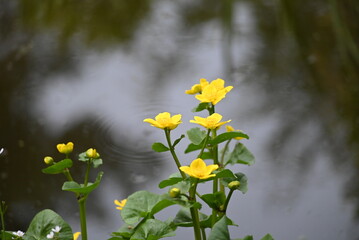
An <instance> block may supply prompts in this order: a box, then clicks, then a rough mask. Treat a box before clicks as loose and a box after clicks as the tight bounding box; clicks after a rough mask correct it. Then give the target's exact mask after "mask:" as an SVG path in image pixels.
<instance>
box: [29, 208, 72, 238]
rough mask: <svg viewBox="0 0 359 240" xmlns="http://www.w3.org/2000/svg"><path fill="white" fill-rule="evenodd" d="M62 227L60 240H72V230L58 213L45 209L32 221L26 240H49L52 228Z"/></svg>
mask: <svg viewBox="0 0 359 240" xmlns="http://www.w3.org/2000/svg"><path fill="white" fill-rule="evenodd" d="M56 226H59V227H61V230H60V232H59V235H58V239H61V240H72V239H73V235H72V229H71V227H70V225H69V224H67V223H66V222H65V221H64V220H63V219H62V218H61V217H60V215H58V214H57V213H55V212H54V211H52V210H50V209H45V210H43V211H41V212H39V213H38V214H36V216H35V217H34V218H33V219H32V221H31V223H30V226H29V228H28V229H27V231H26V234H25V236H24V237H23V239H24V240H47V237H46V235H47V234H49V233H50V232H51V229H52V228H55V227H56Z"/></svg>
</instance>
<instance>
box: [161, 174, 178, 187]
mask: <svg viewBox="0 0 359 240" xmlns="http://www.w3.org/2000/svg"><path fill="white" fill-rule="evenodd" d="M182 180H183V178H182V177H173V178H169V179H166V180H163V181H161V182H160V184H159V185H158V187H159V188H165V187H168V186H172V185H174V184H176V183H179V182H181V181H182Z"/></svg>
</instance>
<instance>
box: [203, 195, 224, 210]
mask: <svg viewBox="0 0 359 240" xmlns="http://www.w3.org/2000/svg"><path fill="white" fill-rule="evenodd" d="M201 199H202V200H203V201H204V202H205V203H207V205H208V206H209V207H210V208H212V209H216V210H218V209H219V208H220V206H222V205H223V204H224V202H225V201H226V195H225V194H224V193H223V192H216V193H209V194H204V195H202V196H201Z"/></svg>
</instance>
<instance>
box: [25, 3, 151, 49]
mask: <svg viewBox="0 0 359 240" xmlns="http://www.w3.org/2000/svg"><path fill="white" fill-rule="evenodd" d="M149 7H150V1H149V0H132V1H125V0H108V1H101V0H95V1H94V0H86V1H71V0H55V1H41V0H34V1H27V0H21V2H20V3H19V9H20V20H21V23H22V26H23V28H24V30H25V31H40V32H44V31H51V30H53V31H55V32H56V33H57V34H59V38H58V39H59V40H60V43H62V44H64V43H68V41H69V40H70V39H71V38H73V37H80V38H82V39H83V40H84V43H87V44H89V45H97V47H100V46H103V47H105V46H107V47H108V45H109V44H119V43H124V42H126V41H128V40H130V39H131V38H132V36H133V34H134V32H135V31H136V29H137V27H138V26H139V24H140V23H141V21H143V20H144V19H145V17H146V15H147V14H148V13H149V10H150V8H149ZM79 34H80V36H79Z"/></svg>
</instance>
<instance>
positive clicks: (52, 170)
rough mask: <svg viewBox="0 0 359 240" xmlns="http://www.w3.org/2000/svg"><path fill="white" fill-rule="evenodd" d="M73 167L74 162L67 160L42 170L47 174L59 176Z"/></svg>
mask: <svg viewBox="0 0 359 240" xmlns="http://www.w3.org/2000/svg"><path fill="white" fill-rule="evenodd" d="M70 167H72V160H71V159H69V158H66V159H64V160H61V161H60V162H57V163H55V164H54V165H51V166H49V167H47V168H44V169H42V170H41V171H42V172H43V173H46V174H59V173H63V171H64V170H65V169H66V168H70Z"/></svg>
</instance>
